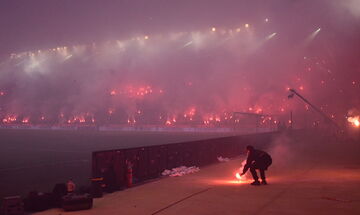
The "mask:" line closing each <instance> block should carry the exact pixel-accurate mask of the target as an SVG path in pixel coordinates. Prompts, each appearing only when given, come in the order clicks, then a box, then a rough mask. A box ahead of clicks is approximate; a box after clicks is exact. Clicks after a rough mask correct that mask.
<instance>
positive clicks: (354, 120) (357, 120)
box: [347, 116, 360, 127]
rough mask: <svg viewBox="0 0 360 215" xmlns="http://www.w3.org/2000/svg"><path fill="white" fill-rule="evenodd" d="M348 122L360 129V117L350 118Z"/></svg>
mask: <svg viewBox="0 0 360 215" xmlns="http://www.w3.org/2000/svg"><path fill="white" fill-rule="evenodd" d="M347 120H348V122H350V123H351V124H352V125H353V126H355V127H360V116H354V117H348V118H347Z"/></svg>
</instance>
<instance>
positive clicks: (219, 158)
mask: <svg viewBox="0 0 360 215" xmlns="http://www.w3.org/2000/svg"><path fill="white" fill-rule="evenodd" d="M217 159H218V161H219V162H228V161H230V159H229V158H223V157H221V156H219V157H217Z"/></svg>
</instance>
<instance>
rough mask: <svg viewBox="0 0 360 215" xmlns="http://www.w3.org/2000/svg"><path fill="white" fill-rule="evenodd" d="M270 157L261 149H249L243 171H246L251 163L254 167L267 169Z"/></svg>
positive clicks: (270, 160) (270, 161)
mask: <svg viewBox="0 0 360 215" xmlns="http://www.w3.org/2000/svg"><path fill="white" fill-rule="evenodd" d="M271 163H272V158H271V156H270V155H269V154H268V153H266V152H264V151H261V150H257V149H253V150H251V151H249V154H248V157H247V160H246V164H245V166H244V169H243V173H245V172H246V171H248V169H249V168H250V167H251V166H252V165H253V166H254V168H255V169H263V170H267V168H268V167H269V166H270V165H271Z"/></svg>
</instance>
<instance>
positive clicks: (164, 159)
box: [92, 132, 278, 192]
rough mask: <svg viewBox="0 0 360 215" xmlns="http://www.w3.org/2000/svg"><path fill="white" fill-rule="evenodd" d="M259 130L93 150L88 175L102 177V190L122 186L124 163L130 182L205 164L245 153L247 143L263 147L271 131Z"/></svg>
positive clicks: (118, 188)
mask: <svg viewBox="0 0 360 215" xmlns="http://www.w3.org/2000/svg"><path fill="white" fill-rule="evenodd" d="M277 134H278V133H277V132H275V133H263V134H253V135H243V136H231V137H223V138H216V139H209V140H198V141H191V142H184V143H174V144H166V145H156V146H148V147H138V148H128V149H118V150H108V151H96V152H93V154H92V175H93V177H101V178H103V184H104V187H105V191H110V192H111V191H115V190H120V189H122V188H124V187H125V186H126V171H127V168H128V164H129V163H130V164H131V166H132V178H133V180H132V181H133V183H134V184H136V183H140V182H143V181H145V180H148V179H153V178H157V177H160V176H161V173H162V172H163V171H164V170H165V169H172V168H174V167H178V166H183V165H184V166H200V167H201V166H205V165H209V164H212V163H215V162H217V157H218V156H222V157H228V158H232V157H235V156H238V155H241V154H244V153H245V147H246V146H247V145H250V144H251V145H253V146H255V147H257V148H266V146H267V145H268V144H270V143H271V140H272V138H273V136H274V135H277Z"/></svg>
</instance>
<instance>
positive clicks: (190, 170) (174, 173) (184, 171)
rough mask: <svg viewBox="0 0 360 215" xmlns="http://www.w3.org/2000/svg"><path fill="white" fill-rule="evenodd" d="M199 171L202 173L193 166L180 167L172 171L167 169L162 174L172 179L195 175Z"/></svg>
mask: <svg viewBox="0 0 360 215" xmlns="http://www.w3.org/2000/svg"><path fill="white" fill-rule="evenodd" d="M198 171H200V168H199V167H196V166H191V167H186V166H180V167H176V168H173V169H172V170H168V169H166V170H164V171H163V172H162V173H161V174H162V175H163V176H166V175H169V176H171V177H176V176H183V175H187V174H190V173H195V172H198Z"/></svg>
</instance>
